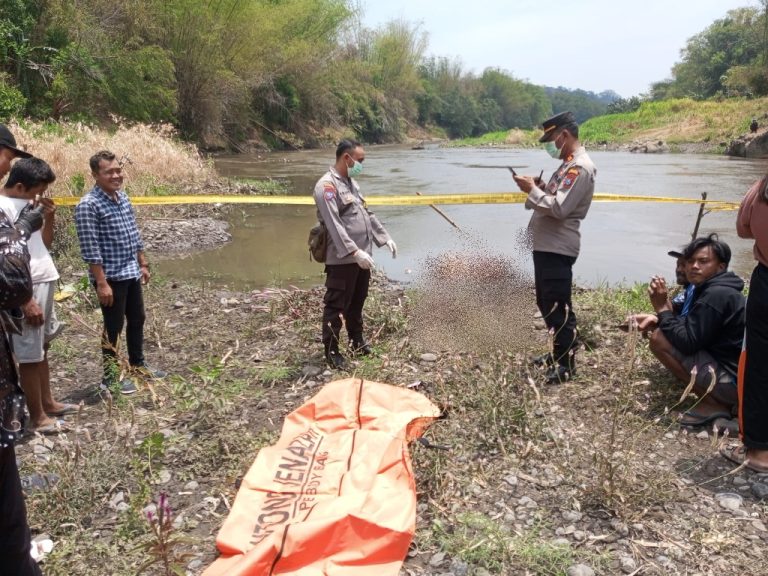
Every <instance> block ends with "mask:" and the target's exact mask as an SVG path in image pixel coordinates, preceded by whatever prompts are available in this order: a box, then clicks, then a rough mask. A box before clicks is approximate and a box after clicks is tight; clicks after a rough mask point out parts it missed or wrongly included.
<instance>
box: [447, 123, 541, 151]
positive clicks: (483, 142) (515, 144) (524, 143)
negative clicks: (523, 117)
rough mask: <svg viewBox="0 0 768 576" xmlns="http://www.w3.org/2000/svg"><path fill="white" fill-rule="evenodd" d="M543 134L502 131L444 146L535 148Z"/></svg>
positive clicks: (517, 130) (514, 129)
mask: <svg viewBox="0 0 768 576" xmlns="http://www.w3.org/2000/svg"><path fill="white" fill-rule="evenodd" d="M540 135H541V134H540V133H539V132H538V131H536V130H519V129H517V128H513V129H512V130H500V131H498V132H488V133H487V134H483V135H482V136H476V137H471V138H460V139H458V140H451V141H449V142H446V143H445V144H444V146H445V147H447V148H477V147H488V148H493V147H505V148H533V147H535V146H537V145H538V138H539V136H540Z"/></svg>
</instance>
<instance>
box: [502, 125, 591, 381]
mask: <svg viewBox="0 0 768 576" xmlns="http://www.w3.org/2000/svg"><path fill="white" fill-rule="evenodd" d="M543 129H544V135H543V136H542V137H541V138H539V142H542V143H543V144H544V149H545V150H546V151H547V152H548V153H549V155H550V156H552V157H553V158H556V159H559V160H562V164H561V165H560V167H559V168H558V169H557V170H556V171H555V173H554V174H552V177H551V178H550V179H549V182H547V183H546V184H545V183H544V181H543V180H540V179H539V178H532V177H530V176H517V175H513V178H514V179H515V182H516V183H517V185H518V186H519V187H520V189H521V190H522V191H523V192H525V193H526V194H528V198H527V199H526V201H525V208H526V209H527V210H533V215H532V216H531V221H530V223H529V225H528V231H529V233H530V236H531V239H532V242H533V269H534V277H535V281H536V304H537V305H538V307H539V311H540V312H541V315H542V317H543V318H544V322H545V323H546V325H547V327H548V328H549V329H550V332H551V333H553V334H554V342H553V350H552V354H545V355H544V356H540V357H538V358H536V359H535V362H537V363H539V364H545V363H546V364H547V365H548V366H549V370H548V371H547V375H546V380H547V382H548V383H550V384H557V383H561V382H565V381H567V380H569V379H570V378H571V377H572V376H573V374H574V370H575V362H574V353H575V349H576V345H577V340H576V339H577V331H576V315H575V314H574V313H573V305H572V303H571V285H572V283H573V264H574V263H575V262H576V258H577V257H578V255H579V248H580V244H581V234H580V233H579V225H580V224H581V221H582V220H583V219H584V218H585V217H586V215H587V212H588V211H589V206H590V205H591V203H592V195H593V194H594V191H595V175H596V173H597V170H596V168H595V165H594V163H593V162H592V160H591V159H590V158H589V156H588V155H587V153H586V151H585V150H584V147H583V146H582V145H581V144H580V143H579V125H578V124H577V123H576V119H575V118H574V116H573V114H572V113H571V112H562V113H560V114H557V115H555V116H553V117H552V118H549V119H547V120H545V121H544V123H543Z"/></svg>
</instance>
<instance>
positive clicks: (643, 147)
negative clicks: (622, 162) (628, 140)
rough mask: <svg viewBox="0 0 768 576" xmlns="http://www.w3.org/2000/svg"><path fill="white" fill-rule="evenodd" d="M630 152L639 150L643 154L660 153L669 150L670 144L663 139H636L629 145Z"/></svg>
mask: <svg viewBox="0 0 768 576" xmlns="http://www.w3.org/2000/svg"><path fill="white" fill-rule="evenodd" d="M629 151H630V152H639V153H642V154H660V153H663V152H669V146H667V143H666V142H664V141H662V140H655V141H646V142H639V141H635V142H632V144H630V145H629Z"/></svg>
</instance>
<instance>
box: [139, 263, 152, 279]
mask: <svg viewBox="0 0 768 576" xmlns="http://www.w3.org/2000/svg"><path fill="white" fill-rule="evenodd" d="M139 271H140V272H141V283H142V284H149V279H150V278H152V274H151V273H150V271H149V266H147V265H144V266H142V267H141V268H139Z"/></svg>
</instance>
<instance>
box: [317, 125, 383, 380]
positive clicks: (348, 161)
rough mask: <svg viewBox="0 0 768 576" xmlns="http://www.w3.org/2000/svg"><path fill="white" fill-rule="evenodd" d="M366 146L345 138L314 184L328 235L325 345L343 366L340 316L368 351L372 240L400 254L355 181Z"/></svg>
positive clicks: (357, 349)
mask: <svg viewBox="0 0 768 576" xmlns="http://www.w3.org/2000/svg"><path fill="white" fill-rule="evenodd" d="M364 160H365V150H363V147H362V145H361V144H360V143H359V142H356V141H354V140H342V141H341V142H340V143H339V145H338V147H337V148H336V163H335V164H334V165H333V166H331V168H330V170H328V172H326V173H325V174H324V175H323V177H322V178H320V180H318V181H317V185H316V186H315V191H314V198H315V204H316V205H317V216H318V219H319V220H320V221H322V222H324V223H325V226H326V228H327V229H328V234H329V236H330V242H329V243H328V249H327V252H326V257H325V273H326V279H325V287H326V292H325V298H324V299H323V302H324V303H325V306H324V308H323V332H322V334H323V347H324V348H325V358H326V360H327V362H328V364H330V365H331V366H332V367H334V368H344V367H345V365H346V362H345V360H344V357H343V356H342V355H341V353H340V351H339V334H340V332H341V316H343V317H344V322H345V323H346V325H347V334H348V335H349V344H350V347H351V348H352V352H353V353H357V354H363V355H368V354H370V353H371V348H370V346H369V345H368V344H367V343H366V341H365V338H364V337H363V304H365V299H366V298H367V297H368V284H369V282H370V279H371V269H372V268H374V266H375V264H374V261H373V258H372V257H371V253H372V251H373V244H376V246H379V247H381V246H386V247H387V248H389V250H390V251H391V252H392V257H393V258H395V257H396V256H397V246H396V245H395V242H394V241H393V240H392V238H390V237H389V234H388V233H387V231H386V230H385V229H384V226H382V225H381V222H379V220H378V218H376V216H375V215H374V214H373V213H372V212H370V211H369V210H368V208H367V206H366V204H365V199H364V198H363V196H362V195H361V194H360V186H359V185H358V184H357V182H355V180H354V179H353V178H354V177H355V176H358V175H359V174H360V173H361V172H362V171H363V161H364Z"/></svg>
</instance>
